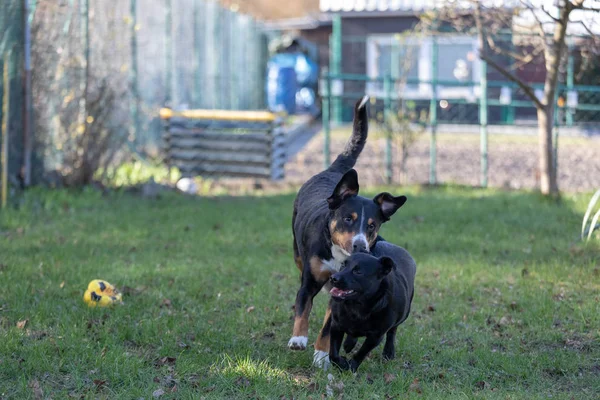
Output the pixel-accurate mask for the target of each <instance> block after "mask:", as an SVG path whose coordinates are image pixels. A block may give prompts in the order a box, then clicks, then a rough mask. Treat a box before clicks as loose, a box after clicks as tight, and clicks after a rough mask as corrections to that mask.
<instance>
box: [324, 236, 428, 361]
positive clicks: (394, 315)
mask: <svg viewBox="0 0 600 400" xmlns="http://www.w3.org/2000/svg"><path fill="white" fill-rule="evenodd" d="M377 257H379V258H377ZM416 268H417V267H416V264H415V261H414V260H413V258H412V257H411V256H410V254H408V252H407V251H406V250H404V249H403V248H402V247H398V246H395V245H393V244H390V243H387V242H385V241H379V242H377V244H376V245H375V248H373V250H372V253H371V254H353V255H352V256H351V257H350V258H349V259H348V261H346V266H345V267H344V269H343V270H342V271H341V272H338V273H337V274H335V275H333V276H332V277H331V283H332V285H333V288H332V289H331V291H330V293H331V303H332V304H331V330H330V332H331V333H330V334H331V339H330V340H331V344H330V354H329V358H330V360H331V362H332V363H334V364H335V365H337V366H338V367H339V368H340V369H342V370H347V369H351V370H352V371H353V372H356V370H357V369H358V367H359V366H360V364H361V363H362V362H363V360H364V359H365V357H366V356H367V355H368V354H369V352H370V351H371V350H373V349H374V348H375V347H376V346H377V345H378V344H379V343H380V342H381V340H382V339H383V336H384V335H386V342H385V346H384V348H383V358H384V359H386V360H391V359H393V358H394V357H395V356H396V353H395V349H394V339H395V338H396V329H397V328H398V325H400V324H401V323H402V322H404V321H405V320H406V318H407V317H408V314H409V313H410V305H411V302H412V299H413V295H414V281H415V273H416ZM344 334H347V335H348V337H347V338H346V341H345V342H344V350H345V351H346V353H349V352H350V351H352V349H353V348H354V346H355V345H356V341H357V339H356V338H357V337H362V336H366V338H365V341H364V343H363V345H362V346H361V348H360V349H359V350H358V351H357V352H356V354H355V355H354V357H353V358H352V359H351V360H350V361H348V360H346V358H344V357H341V356H340V355H339V352H340V346H341V345H342V339H343V338H344Z"/></svg>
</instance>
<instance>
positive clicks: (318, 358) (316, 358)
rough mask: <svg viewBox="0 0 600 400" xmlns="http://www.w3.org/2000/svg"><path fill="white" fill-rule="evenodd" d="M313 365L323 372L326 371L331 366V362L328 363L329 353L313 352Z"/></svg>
mask: <svg viewBox="0 0 600 400" xmlns="http://www.w3.org/2000/svg"><path fill="white" fill-rule="evenodd" d="M313 365H314V366H315V367H317V368H323V370H324V371H327V370H328V369H329V366H330V365H331V362H330V361H329V353H327V352H326V351H321V350H315V354H313Z"/></svg>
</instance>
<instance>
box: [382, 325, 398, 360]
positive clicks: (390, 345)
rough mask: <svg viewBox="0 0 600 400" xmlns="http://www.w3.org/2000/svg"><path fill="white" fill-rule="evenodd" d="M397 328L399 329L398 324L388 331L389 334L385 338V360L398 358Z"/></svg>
mask: <svg viewBox="0 0 600 400" xmlns="http://www.w3.org/2000/svg"><path fill="white" fill-rule="evenodd" d="M397 329H398V326H395V327H393V328H392V329H390V330H389V331H388V332H387V335H386V338H385V345H384V346H383V359H384V360H393V359H394V358H396V347H395V344H394V342H395V340H396V330H397Z"/></svg>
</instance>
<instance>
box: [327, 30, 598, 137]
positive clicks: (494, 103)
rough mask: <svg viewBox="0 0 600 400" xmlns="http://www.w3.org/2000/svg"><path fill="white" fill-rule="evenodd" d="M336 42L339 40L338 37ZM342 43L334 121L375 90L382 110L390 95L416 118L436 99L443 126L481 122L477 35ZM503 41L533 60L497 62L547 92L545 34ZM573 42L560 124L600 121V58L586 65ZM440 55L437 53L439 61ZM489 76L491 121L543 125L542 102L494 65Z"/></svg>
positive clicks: (560, 98)
mask: <svg viewBox="0 0 600 400" xmlns="http://www.w3.org/2000/svg"><path fill="white" fill-rule="evenodd" d="M334 40H335V37H332V42H333V41H334ZM339 40H340V42H341V45H337V46H336V45H334V44H333V43H332V45H331V49H332V52H335V51H336V49H341V54H338V55H337V56H335V55H334V54H332V57H331V59H332V60H341V61H340V65H339V66H335V65H331V68H330V71H334V70H339V73H334V74H331V75H330V76H331V79H332V94H333V98H332V108H333V111H332V117H333V118H334V119H335V117H336V113H337V114H338V115H340V117H341V120H343V121H348V120H350V119H351V118H352V99H355V98H358V97H360V96H361V95H362V94H363V93H367V94H369V95H370V96H371V97H372V98H375V99H376V104H378V105H379V107H380V108H383V107H384V102H385V99H386V98H389V100H390V101H391V102H392V103H394V107H395V108H402V109H405V110H406V109H407V108H408V109H409V110H412V111H413V112H411V113H409V114H410V115H413V116H415V118H422V116H423V113H429V112H430V111H431V101H432V99H435V103H436V108H437V110H436V111H437V123H440V124H475V125H476V124H479V118H480V115H479V108H480V102H481V90H482V89H481V79H482V71H481V61H480V60H479V58H478V56H477V39H476V37H474V36H466V35H458V34H438V35H425V34H418V33H414V32H411V33H410V34H386V35H381V34H374V35H371V36H349V35H345V36H343V37H342V38H340V39H339ZM495 40H496V46H498V47H501V48H505V49H508V50H510V51H511V52H513V53H515V54H525V55H527V56H531V60H530V62H528V63H522V64H519V63H515V61H514V60H513V59H509V58H508V57H507V56H503V55H498V56H496V57H495V60H494V61H496V62H497V63H499V64H501V65H510V66H511V71H512V72H513V73H514V74H515V75H516V76H518V77H519V78H520V79H522V80H524V81H526V82H528V83H529V84H531V86H532V87H533V89H534V90H535V91H536V92H539V93H540V96H541V93H542V92H543V81H544V77H545V72H544V71H545V68H544V64H543V57H542V54H541V53H540V52H539V50H538V49H539V45H538V43H536V40H539V38H536V37H535V36H521V37H516V36H500V35H499V36H498V37H495ZM568 43H569V49H568V55H567V57H566V58H565V62H564V65H563V66H562V68H561V73H560V77H559V85H558V95H557V118H556V123H557V125H559V126H583V125H590V124H596V125H600V86H599V85H598V80H597V74H598V68H599V67H600V63H597V60H596V63H597V64H598V65H594V63H591V64H590V63H586V62H584V57H583V56H582V54H585V51H583V52H582V47H581V46H580V45H579V43H580V41H579V40H578V38H569V39H568ZM434 57H435V58H437V62H435V63H434V61H433V59H434ZM350 60H351V61H350ZM434 64H435V66H434ZM486 77H487V97H486V98H487V108H488V123H489V124H493V125H515V124H532V125H534V124H535V123H536V122H535V121H536V110H535V107H534V105H533V103H532V101H531V99H529V98H528V97H527V96H526V95H525V93H523V91H522V89H520V88H519V86H518V85H517V84H515V83H513V82H509V81H507V80H506V79H505V78H504V77H503V76H502V75H501V74H500V73H499V72H497V71H496V70H494V69H493V68H492V67H491V66H488V67H487V74H486ZM386 79H387V80H388V81H389V87H387V88H386V86H385V85H386ZM434 92H435V96H434ZM400 103H401V105H400ZM336 107H337V109H338V110H336ZM406 115H407V114H406Z"/></svg>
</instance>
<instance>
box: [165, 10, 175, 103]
mask: <svg viewBox="0 0 600 400" xmlns="http://www.w3.org/2000/svg"><path fill="white" fill-rule="evenodd" d="M172 11H173V10H172V5H171V0H165V55H166V57H165V58H166V59H165V72H166V73H165V105H166V106H167V107H171V108H173V104H171V102H172V101H173V59H174V56H173V40H172V38H173V28H172V27H173V12H172Z"/></svg>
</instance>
